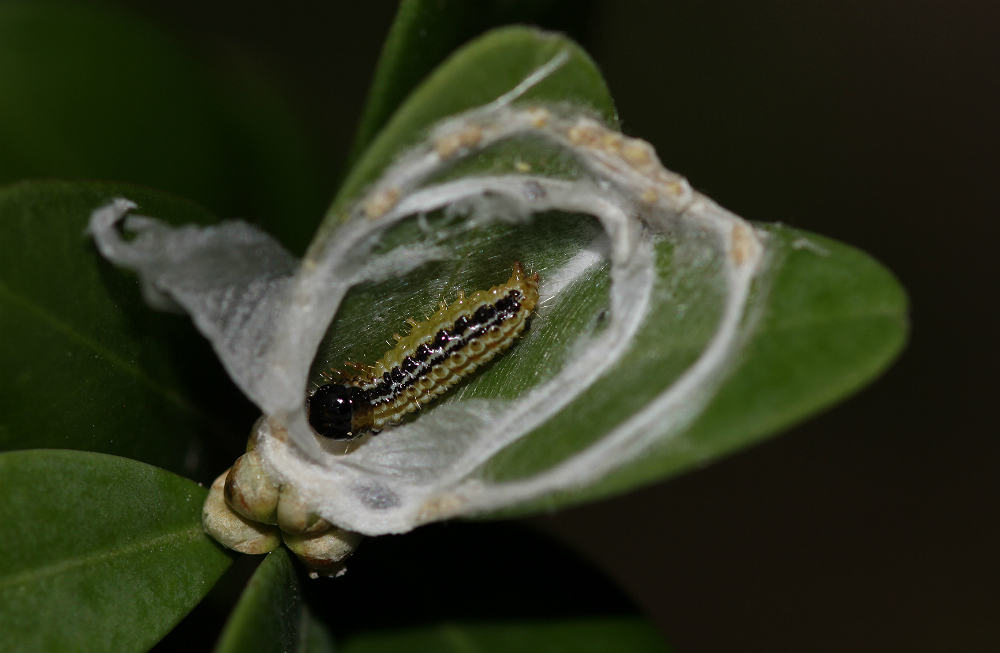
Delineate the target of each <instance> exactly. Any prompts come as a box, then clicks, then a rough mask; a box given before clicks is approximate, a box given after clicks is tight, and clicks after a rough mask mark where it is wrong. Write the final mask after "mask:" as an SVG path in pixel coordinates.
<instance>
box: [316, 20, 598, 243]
mask: <svg viewBox="0 0 1000 653" xmlns="http://www.w3.org/2000/svg"><path fill="white" fill-rule="evenodd" d="M562 51H565V52H566V53H567V54H568V56H569V59H568V61H567V62H566V63H565V64H564V65H562V66H561V67H560V68H559V69H558V70H556V71H555V72H554V73H552V74H551V75H549V76H548V77H547V78H546V79H545V80H543V81H542V82H540V83H539V84H537V85H535V86H534V87H532V88H531V89H529V90H528V91H527V92H526V93H525V94H524V95H523V98H524V99H525V100H531V101H535V102H573V103H574V104H577V105H579V106H584V107H588V108H590V109H592V110H593V111H594V112H596V113H597V114H599V115H601V116H602V117H603V118H604V120H605V121H607V122H608V123H610V124H613V123H614V122H615V121H616V114H615V108H614V103H613V102H612V100H611V96H610V94H609V92H608V89H607V86H606V85H605V84H604V80H603V78H602V77H601V73H600V72H599V71H598V70H597V67H596V66H595V65H594V62H593V61H592V60H591V59H590V57H589V56H588V55H587V53H586V52H584V51H583V50H582V49H580V46H578V45H576V44H575V43H573V42H572V41H570V40H569V39H567V38H566V37H564V36H561V35H558V34H549V33H545V32H541V31H539V30H536V29H530V28H526V27H507V28H502V29H497V30H495V31H493V32H490V33H488V34H486V35H485V36H483V37H481V38H479V39H476V40H475V41H473V42H472V43H470V44H469V45H467V46H465V47H464V48H462V49H461V50H459V51H458V52H456V53H455V54H453V55H452V56H451V57H449V58H448V59H447V60H446V61H445V62H444V63H443V64H441V65H440V66H439V67H438V68H437V69H436V70H435V71H434V72H433V73H432V74H431V75H430V76H429V77H428V78H427V79H426V80H425V81H424V82H423V83H422V84H420V86H419V87H418V88H417V89H416V90H415V91H413V93H412V94H411V95H410V96H409V97H408V98H407V100H406V102H405V103H404V104H403V105H402V106H400V108H399V110H398V111H396V113H395V114H394V115H393V116H392V118H391V120H389V121H388V123H387V124H386V125H385V127H384V128H383V129H382V130H381V132H380V133H379V134H378V137H377V138H375V139H374V140H373V141H372V142H371V144H370V146H369V147H368V149H367V150H366V151H365V153H364V155H363V156H362V157H361V159H360V160H359V161H358V164H357V165H356V166H355V167H354V169H353V170H352V171H351V173H350V174H349V175H348V177H347V179H346V180H345V181H344V184H343V185H342V186H341V188H340V191H339V192H338V194H337V199H336V200H334V204H333V208H332V209H331V214H333V215H338V212H339V211H340V210H341V209H343V208H344V207H345V206H346V205H347V203H348V202H350V201H352V200H353V199H355V197H356V196H357V194H358V193H359V192H360V191H361V190H362V189H363V188H364V186H366V185H367V184H369V183H371V182H372V181H374V180H375V179H376V178H377V177H378V176H379V175H380V174H381V173H382V171H383V170H384V169H385V167H386V166H387V165H389V164H390V163H391V162H392V160H393V158H394V157H395V156H396V155H397V154H398V153H399V152H400V151H402V150H404V149H406V148H407V147H409V146H411V145H413V144H414V143H416V142H417V141H418V140H419V139H420V137H421V136H422V135H423V132H424V130H426V129H427V128H428V127H430V126H431V125H433V124H434V123H435V122H437V121H439V120H441V119H443V118H446V117H447V116H450V115H453V114H455V113H459V112H461V111H465V110H468V109H471V108H473V107H477V106H480V105H483V104H486V103H488V102H491V101H493V100H495V99H496V98H498V97H500V96H501V95H503V94H504V93H507V92H508V91H510V90H512V89H513V88H514V87H515V86H517V85H518V84H519V83H520V82H521V81H522V80H524V78H525V77H527V76H528V75H530V74H531V73H532V72H534V71H535V70H537V69H538V68H540V67H541V66H543V65H545V64H546V63H548V62H549V61H551V60H552V58H553V57H555V56H556V55H558V54H559V53H560V52H562ZM390 105H391V103H390ZM338 219H339V215H338ZM327 222H328V223H329V218H328V220H327Z"/></svg>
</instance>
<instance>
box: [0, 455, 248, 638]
mask: <svg viewBox="0 0 1000 653" xmlns="http://www.w3.org/2000/svg"><path fill="white" fill-rule="evenodd" d="M205 495H206V491H205V490H204V489H203V488H201V487H198V486H197V485H195V484H194V483H192V482H191V481H188V480H185V479H182V478H179V477H177V476H174V475H173V474H170V473H169V472H165V471H163V470H161V469H156V468H155V467H151V466H148V465H144V464H142V463H138V462H135V461H132V460H126V459H124V458H116V457H113V456H106V455H102V454H94V453H84V452H75V451H19V452H12V453H5V454H0V522H2V523H3V525H4V527H3V537H4V545H3V552H4V555H3V556H0V649H2V650H4V651H10V652H12V653H13V652H18V653H21V652H24V653H29V652H35V651H38V652H42V651H64V650H73V651H81V652H85V651H95V652H101V653H103V652H106V651H121V652H127V651H144V650H146V649H148V648H149V647H150V646H152V645H153V644H154V643H155V642H156V641H157V640H159V639H160V638H161V637H163V635H164V634H165V633H167V632H168V631H169V630H170V629H171V628H172V627H173V626H174V625H175V624H176V623H177V622H178V621H180V619H181V618H182V617H183V616H184V615H185V614H186V613H187V612H188V611H189V610H191V608H193V607H194V605H195V604H196V603H197V602H198V601H200V600H201V599H202V597H204V596H205V594H206V593H207V592H208V590H209V589H211V587H212V585H213V584H214V583H215V581H216V580H218V578H219V576H221V575H222V572H223V571H225V569H226V568H227V567H228V566H229V563H230V559H229V557H228V556H227V555H226V554H225V553H224V552H223V551H222V549H221V548H220V547H219V546H218V545H216V544H215V543H214V542H212V541H210V540H209V538H208V537H207V536H206V535H205V534H204V532H203V531H202V528H201V504H202V502H203V501H204V499H205Z"/></svg>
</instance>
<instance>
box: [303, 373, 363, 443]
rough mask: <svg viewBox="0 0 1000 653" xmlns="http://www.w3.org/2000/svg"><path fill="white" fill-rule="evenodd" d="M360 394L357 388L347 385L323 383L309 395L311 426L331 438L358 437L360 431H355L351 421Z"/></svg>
mask: <svg viewBox="0 0 1000 653" xmlns="http://www.w3.org/2000/svg"><path fill="white" fill-rule="evenodd" d="M358 394H359V393H358V389H357V388H354V387H351V386H347V385H340V384H338V383H328V384H326V385H321V386H320V387H319V388H317V389H316V392H314V393H312V395H311V396H310V397H309V402H308V406H309V426H311V427H313V430H314V431H316V433H318V434H320V435H321V436H323V437H324V438H329V439H331V440H350V439H352V438H354V437H357V436H358V435H360V433H354V432H353V430H352V428H351V422H352V420H353V418H354V413H355V410H356V408H357V401H358V399H359V396H358Z"/></svg>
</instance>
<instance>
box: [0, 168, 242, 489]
mask: <svg viewBox="0 0 1000 653" xmlns="http://www.w3.org/2000/svg"><path fill="white" fill-rule="evenodd" d="M122 195H124V196H127V197H129V198H131V199H132V200H134V201H136V202H138V204H139V205H140V210H141V211H143V212H146V213H148V214H152V215H157V216H159V217H161V218H164V219H166V220H167V221H169V222H172V223H175V224H182V223H188V222H196V223H202V224H206V223H209V222H212V221H214V218H213V217H212V216H211V215H210V214H208V213H207V212H206V211H204V210H203V209H201V208H200V207H198V206H195V205H193V204H191V203H189V202H186V201H183V200H180V199H177V198H175V197H173V196H170V195H166V194H163V193H158V192H154V191H151V190H149V189H146V188H142V187H138V186H128V185H123V184H106V183H102V184H98V183H89V184H84V183H68V182H31V183H22V184H17V185H13V186H8V187H4V188H0V242H2V243H4V244H5V245H6V246H5V248H4V252H3V255H2V256H0V340H2V341H3V342H4V346H3V347H0V369H3V370H4V374H3V375H0V449H7V450H9V449H26V448H62V449H87V450H93V451H100V452H104V453H111V454H116V455H122V456H127V457H130V458H135V459H138V460H142V461H145V462H148V463H151V464H156V465H159V466H161V467H165V468H167V469H171V470H174V471H181V470H185V471H186V473H188V474H191V473H193V472H194V471H195V469H196V467H195V464H196V463H197V455H195V454H197V451H191V447H192V446H193V444H194V442H195V437H196V435H198V434H199V432H201V431H203V430H204V428H205V427H206V426H207V424H208V421H209V411H212V412H214V411H215V410H225V409H226V408H227V407H234V406H239V404H238V403H231V402H233V401H237V400H234V399H233V398H232V395H231V394H227V393H233V390H232V389H231V388H232V386H231V383H230V382H229V381H228V379H227V378H226V377H225V375H224V374H223V373H222V371H221V367H220V366H219V365H218V363H217V362H216V360H215V356H214V354H212V352H211V350H210V349H209V347H208V346H207V343H205V342H204V340H203V339H202V338H201V337H200V336H199V335H198V334H197V333H196V332H195V330H194V328H193V327H192V326H191V323H190V320H189V319H188V318H187V317H184V316H176V315H167V314H163V313H156V312H154V311H152V310H151V309H150V308H149V307H148V306H146V304H145V302H144V301H143V300H142V298H141V296H140V293H139V289H138V283H137V281H136V279H135V277H134V276H132V275H130V274H128V273H126V272H123V271H121V270H118V269H117V268H115V267H114V266H112V265H110V264H108V263H107V262H106V261H104V260H103V259H102V258H101V257H100V255H98V254H97V252H96V249H95V248H94V246H93V244H92V243H91V242H90V239H89V237H88V236H87V234H86V233H85V229H86V226H87V220H88V218H89V217H90V213H91V211H93V210H94V209H95V208H97V207H98V206H101V205H103V204H105V203H107V202H108V200H109V199H111V198H113V197H118V196H122ZM238 401H241V400H238ZM234 410H235V411H236V412H235V413H230V414H236V415H241V414H242V413H241V412H240V409H239V408H234ZM251 419H252V418H251ZM236 421H237V426H239V424H238V420H236ZM244 437H245V436H244ZM185 461H186V462H185Z"/></svg>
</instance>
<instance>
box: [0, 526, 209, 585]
mask: <svg viewBox="0 0 1000 653" xmlns="http://www.w3.org/2000/svg"><path fill="white" fill-rule="evenodd" d="M203 534H204V532H203V531H202V530H201V528H200V527H194V528H188V529H185V530H182V531H179V532H173V533H167V534H165V535H159V536H157V537H154V538H152V539H148V540H140V541H137V542H134V543H132V544H130V545H128V546H124V547H121V548H116V549H113V550H111V551H99V552H94V553H91V554H88V555H85V556H80V557H75V558H70V559H68V560H61V561H59V562H56V563H52V564H49V565H45V566H44V567H36V568H34V569H29V570H27V571H23V572H21V573H18V574H14V575H13V576H8V577H7V578H0V591H4V590H7V589H9V588H11V587H17V586H18V585H24V584H27V583H36V582H39V581H41V580H44V579H46V578H50V577H52V576H55V575H59V574H64V573H67V572H69V571H72V570H74V569H78V568H81V567H85V566H88V565H96V564H98V563H101V562H106V561H109V560H114V559H117V558H124V557H127V556H131V555H134V554H137V553H147V552H149V551H151V550H152V549H154V548H156V547H159V546H163V545H165V544H170V543H172V542H174V541H182V543H183V542H193V541H195V540H196V539H197V538H198V537H199V536H202V535H203Z"/></svg>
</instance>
